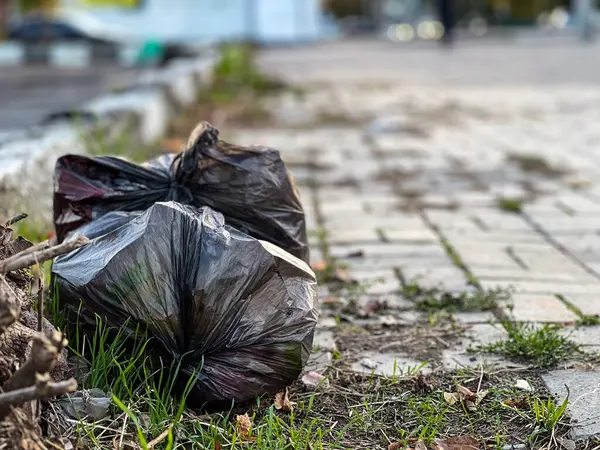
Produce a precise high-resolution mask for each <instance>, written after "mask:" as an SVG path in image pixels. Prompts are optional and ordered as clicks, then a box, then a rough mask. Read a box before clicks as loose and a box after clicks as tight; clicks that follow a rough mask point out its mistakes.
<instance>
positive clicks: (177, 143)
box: [163, 138, 185, 153]
mask: <svg viewBox="0 0 600 450" xmlns="http://www.w3.org/2000/svg"><path fill="white" fill-rule="evenodd" d="M163 144H164V146H165V151H166V152H171V153H179V152H180V151H181V149H182V148H183V147H184V146H185V141H184V140H183V139H179V138H168V139H165V140H164V141H163Z"/></svg>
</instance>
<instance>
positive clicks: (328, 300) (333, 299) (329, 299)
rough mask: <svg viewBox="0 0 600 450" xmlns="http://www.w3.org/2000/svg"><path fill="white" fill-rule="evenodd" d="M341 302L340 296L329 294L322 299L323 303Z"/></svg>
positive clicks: (333, 303) (334, 303) (335, 303)
mask: <svg viewBox="0 0 600 450" xmlns="http://www.w3.org/2000/svg"><path fill="white" fill-rule="evenodd" d="M339 302H340V298H339V297H335V296H333V295H329V296H327V297H325V298H324V299H322V300H321V304H323V305H337V304H338V303H339Z"/></svg>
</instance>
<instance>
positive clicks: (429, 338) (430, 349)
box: [336, 322, 465, 366]
mask: <svg viewBox="0 0 600 450" xmlns="http://www.w3.org/2000/svg"><path fill="white" fill-rule="evenodd" d="M464 330H465V328H464V327H458V326H456V325H455V324H450V323H447V322H446V323H440V324H438V325H435V326H428V325H425V324H422V325H420V326H401V325H395V326H393V327H390V326H384V325H379V324H374V325H365V326H363V327H356V326H345V327H342V328H341V329H340V330H339V332H338V333H337V334H336V343H337V346H338V349H339V351H340V352H341V353H342V355H343V356H342V361H343V364H344V365H345V366H347V365H348V364H351V363H352V362H354V361H355V359H354V357H357V356H360V355H361V354H362V353H364V352H369V351H374V352H381V353H395V352H397V353H400V354H402V355H407V356H409V357H411V358H413V359H415V360H417V361H427V363H428V364H434V363H440V362H441V350H444V349H447V348H450V347H453V346H455V345H456V344H459V343H460V342H461V338H462V333H463V331H464ZM434 365H435V364H434Z"/></svg>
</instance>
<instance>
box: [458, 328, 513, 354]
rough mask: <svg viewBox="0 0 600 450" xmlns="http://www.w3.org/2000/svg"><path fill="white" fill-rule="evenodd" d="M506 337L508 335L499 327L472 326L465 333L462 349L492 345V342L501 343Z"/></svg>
mask: <svg viewBox="0 0 600 450" xmlns="http://www.w3.org/2000/svg"><path fill="white" fill-rule="evenodd" d="M507 337H508V333H507V332H506V330H505V329H504V328H503V327H502V326H501V325H491V324H487V323H482V324H474V325H472V326H471V327H469V328H468V329H467V330H466V331H465V338H466V341H465V342H463V349H466V348H467V347H468V346H469V345H489V344H493V343H494V342H498V341H503V340H505V339H506V338H507Z"/></svg>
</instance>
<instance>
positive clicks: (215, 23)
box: [0, 0, 600, 131]
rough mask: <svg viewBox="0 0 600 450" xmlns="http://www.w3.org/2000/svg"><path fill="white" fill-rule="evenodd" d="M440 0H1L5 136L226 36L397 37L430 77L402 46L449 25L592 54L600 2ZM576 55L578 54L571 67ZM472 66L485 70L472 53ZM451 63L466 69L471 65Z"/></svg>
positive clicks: (471, 37) (0, 111)
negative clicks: (445, 9)
mask: <svg viewBox="0 0 600 450" xmlns="http://www.w3.org/2000/svg"><path fill="white" fill-rule="evenodd" d="M443 3H444V2H442V1H440V0H168V1H167V0H0V131H1V130H10V129H13V128H15V127H24V126H30V125H34V124H36V123H38V122H39V121H40V120H41V119H42V118H43V117H45V116H46V115H47V114H49V113H51V112H53V111H56V110H64V109H68V108H73V107H74V106H75V105H77V104H80V103H81V102H83V101H85V100H87V99H90V98H92V97H94V96H96V95H98V94H99V93H101V92H104V91H106V90H107V89H112V88H114V86H116V85H119V84H122V83H126V82H127V81H128V80H132V79H135V77H138V76H139V70H140V69H144V68H148V67H156V66H164V65H166V64H168V63H169V61H171V60H173V59H174V58H189V57H195V56H197V55H198V54H199V53H201V52H202V51H203V49H205V48H207V46H210V45H212V44H217V43H221V42H230V41H238V42H239V41H243V42H252V43H255V44H259V45H262V46H266V47H269V46H270V47H275V48H278V47H281V46H282V45H283V46H285V47H286V48H287V47H289V46H290V45H293V46H296V47H302V48H304V49H306V48H308V47H307V46H306V44H309V47H310V45H313V46H314V45H317V46H318V45H319V44H323V43H331V42H338V41H343V42H362V43H368V45H370V46H373V45H374V46H375V47H369V49H373V50H376V51H380V50H382V49H383V48H384V47H383V46H385V45H389V44H390V43H393V44H398V45H397V46H395V47H394V48H393V50H392V49H390V48H386V50H385V51H391V52H394V53H393V54H394V58H393V60H394V61H396V57H397V58H399V59H402V61H403V63H402V62H398V64H400V67H397V66H395V65H393V64H392V65H393V67H392V68H390V69H389V70H393V71H397V70H398V69H399V68H401V69H406V68H407V67H413V68H414V67H416V66H419V67H421V68H422V69H423V71H425V73H427V74H431V73H432V71H433V72H435V71H438V72H439V70H438V69H435V68H432V67H431V64H430V62H429V60H424V61H421V60H415V58H420V57H421V56H416V54H415V52H414V51H411V52H409V53H403V52H402V51H401V49H402V48H403V47H404V48H407V49H411V50H413V49H419V50H418V51H419V52H421V53H419V55H424V56H423V57H425V58H430V56H431V55H432V53H431V51H434V52H436V51H437V48H438V45H437V43H436V41H440V40H444V37H445V36H446V37H447V36H448V35H449V34H448V28H449V25H448V24H451V25H453V33H452V34H453V36H454V37H455V40H456V41H457V42H478V43H479V42H480V43H494V44H501V45H510V44H507V43H510V42H511V41H510V39H513V41H512V42H513V44H512V45H515V42H516V41H514V39H521V38H522V37H523V36H526V37H528V38H531V39H534V40H536V39H537V40H538V41H536V42H538V44H537V45H538V47H539V46H540V45H541V46H542V47H553V48H557V49H558V48H559V47H560V46H561V45H563V44H564V43H565V42H568V43H569V44H570V45H571V44H572V45H575V46H576V47H575V48H577V49H578V50H576V51H578V52H581V51H584V50H582V49H583V48H584V42H586V41H591V40H592V39H593V36H594V33H595V30H596V29H597V28H598V26H599V25H600V21H599V20H598V17H600V16H599V14H598V12H597V0H453V1H451V2H446V3H448V4H451V8H450V10H449V11H450V16H448V17H444V16H443V14H441V12H442V10H443V8H441V6H442V4H443ZM518 45H520V44H518ZM362 48H363V50H364V47H362ZM357 51H358V53H357ZM365 51H367V50H365ZM368 51H369V52H370V51H371V50H368ZM556 51H557V52H558V53H556V54H554V56H553V58H552V59H553V60H559V61H560V65H559V66H558V70H559V71H560V70H564V67H566V66H568V68H569V70H571V71H572V70H578V71H580V72H581V73H583V74H585V73H586V69H585V67H583V66H585V65H586V63H588V62H589V61H588V60H589V55H587V54H585V55H583V54H582V55H581V56H580V57H574V56H565V55H563V54H562V53H561V51H563V52H564V51H565V50H564V49H563V50H560V49H558V50H556ZM569 51H571V49H570V50H569ZM324 52H325V53H327V52H328V50H326V51H324ZM344 52H345V53H344V55H345V57H347V58H349V59H352V58H353V57H354V56H356V55H358V54H359V53H360V51H359V50H358V48H352V49H351V48H349V47H347V51H346V50H344ZM334 53H335V52H334ZM321 54H323V51H321ZM536 54H537V53H536ZM278 55H279V56H281V55H282V54H281V53H280V54H278ZM295 55H296V56H297V57H298V58H300V57H301V55H300V53H298V54H295ZM353 55H354V56H353ZM428 55H429V56H428ZM279 56H278V57H279ZM296 56H294V57H293V58H296ZM306 56H307V55H304V56H302V57H306ZM338 56H339V55H338ZM286 57H287V56H286ZM286 57H283V59H281V58H280V59H277V61H275V62H270V63H269V64H268V66H269V70H273V66H275V67H274V69H275V70H277V68H278V67H279V66H281V65H285V64H286V63H287V60H286ZM483 57H484V58H485V57H486V56H485V55H483ZM298 58H296V61H297V62H299V61H300V59H298ZM507 58H508V59H509V60H511V58H512V57H511V56H507ZM565 58H567V59H565ZM569 58H576V61H575V60H574V61H573V63H572V64H570V63H568V60H569ZM267 59H268V58H267ZM288 59H289V58H288ZM338 59H339V58H338ZM458 61H460V56H459V60H458ZM388 63H392V61H391V60H390V59H389V58H388V57H387V56H386V57H384V58H381V59H380V60H377V61H374V64H380V65H381V68H382V70H384V71H385V67H386V65H387V64H388ZM465 64H467V66H469V67H471V66H473V65H478V64H477V62H475V61H471V59H469V60H468V61H465ZM503 64H504V62H502V61H501V62H498V63H497V65H500V66H502V65H503ZM532 64H533V66H532ZM455 65H456V67H457V68H459V69H460V68H461V67H462V66H464V65H462V64H455ZM529 65H530V66H531V67H535V68H536V69H535V70H538V69H539V70H542V69H540V68H541V67H543V68H544V69H543V70H544V71H550V72H552V71H553V70H554V66H553V67H551V68H549V67H545V66H544V63H543V62H538V63H536V64H534V62H533V61H530V62H529ZM299 66H303V64H302V63H301V62H300V63H299ZM594 73H595V72H594ZM398 74H399V72H398ZM419 76H420V75H419ZM457 76H458V75H457ZM492 76H493V75H492ZM549 76H552V75H551V74H550V75H549Z"/></svg>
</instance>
